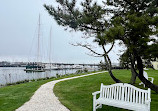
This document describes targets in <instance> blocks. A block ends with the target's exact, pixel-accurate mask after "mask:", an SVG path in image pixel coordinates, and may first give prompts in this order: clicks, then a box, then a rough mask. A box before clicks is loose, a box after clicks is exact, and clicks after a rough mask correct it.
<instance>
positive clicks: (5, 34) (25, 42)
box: [0, 0, 119, 63]
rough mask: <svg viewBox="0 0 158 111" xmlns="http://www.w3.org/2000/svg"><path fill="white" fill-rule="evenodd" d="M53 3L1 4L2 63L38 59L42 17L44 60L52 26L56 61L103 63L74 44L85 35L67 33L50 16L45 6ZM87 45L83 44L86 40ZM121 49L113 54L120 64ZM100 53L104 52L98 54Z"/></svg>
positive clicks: (8, 0) (15, 0) (21, 0)
mask: <svg viewBox="0 0 158 111" xmlns="http://www.w3.org/2000/svg"><path fill="white" fill-rule="evenodd" d="M45 3H46V4H53V3H54V2H53V0H1V2H0V61H5V60H8V61H30V60H32V61H33V60H35V58H36V57H37V27H38V17H39V14H40V15H41V41H42V42H41V45H40V46H41V47H40V50H41V58H42V61H47V60H48V58H49V57H48V56H49V54H48V53H49V32H50V27H51V26H52V48H51V49H52V51H51V52H52V53H51V56H52V61H53V62H64V63H99V62H100V61H101V60H102V58H96V57H91V56H88V55H87V54H86V53H89V51H88V50H86V49H84V48H82V47H74V46H72V45H70V43H75V42H77V41H80V40H81V39H80V37H81V36H82V33H80V32H69V31H65V30H64V28H63V27H61V26H58V25H57V24H56V22H55V21H54V20H53V18H52V17H51V16H49V14H48V13H47V12H46V10H45V9H44V7H43V4H45ZM82 41H83V40H82ZM118 49H119V48H118V46H115V47H114V50H113V51H112V52H111V53H110V58H111V60H112V62H117V59H118V56H117V54H118ZM98 51H99V52H100V50H98Z"/></svg>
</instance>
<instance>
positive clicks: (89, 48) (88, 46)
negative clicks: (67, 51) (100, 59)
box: [71, 43, 104, 56]
mask: <svg viewBox="0 0 158 111" xmlns="http://www.w3.org/2000/svg"><path fill="white" fill-rule="evenodd" d="M71 45H73V46H81V47H84V48H86V49H88V50H90V51H91V52H92V53H94V54H96V55H98V56H104V54H99V53H97V52H96V51H94V50H93V49H92V48H91V47H90V45H88V44H84V45H83V44H81V43H77V44H71Z"/></svg>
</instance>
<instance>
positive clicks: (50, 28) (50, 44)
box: [49, 27, 52, 69]
mask: <svg viewBox="0 0 158 111" xmlns="http://www.w3.org/2000/svg"><path fill="white" fill-rule="evenodd" d="M49 41H50V43H49V45H50V50H49V63H50V69H51V50H52V48H51V47H52V27H50V40H49Z"/></svg>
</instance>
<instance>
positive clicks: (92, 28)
mask: <svg viewBox="0 0 158 111" xmlns="http://www.w3.org/2000/svg"><path fill="white" fill-rule="evenodd" d="M56 2H57V3H59V6H58V7H57V8H56V7H53V6H48V5H44V7H45V8H46V10H47V11H48V12H49V14H50V15H51V16H53V17H54V19H55V20H56V22H57V23H58V24H59V25H62V26H64V27H69V28H71V29H73V30H75V31H82V32H84V33H85V35H86V36H88V37H94V42H96V43H97V44H98V46H99V47H101V48H102V49H103V52H104V53H103V54H100V53H97V52H96V51H94V50H93V49H92V48H91V45H89V44H81V43H78V44H76V45H75V46H81V47H84V48H87V49H88V50H90V51H91V52H92V53H93V54H95V56H96V55H97V56H99V57H104V60H105V63H106V65H107V68H108V71H109V74H110V76H111V77H112V79H113V80H114V81H115V82H117V83H118V82H121V81H120V80H119V79H117V78H116V77H115V76H114V75H113V73H112V65H111V60H110V58H109V56H108V53H109V52H110V51H111V50H112V48H113V46H114V43H115V41H114V40H113V39H107V38H105V36H104V31H106V30H108V28H109V23H108V20H106V18H104V16H107V14H106V10H104V8H103V7H102V6H100V5H98V4H97V2H93V3H92V0H85V1H84V2H81V5H80V7H77V5H76V4H77V3H76V0H71V1H69V0H56ZM107 44H112V45H111V48H110V49H109V50H106V48H105V46H106V45H107Z"/></svg>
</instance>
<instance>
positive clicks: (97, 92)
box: [92, 91, 100, 96]
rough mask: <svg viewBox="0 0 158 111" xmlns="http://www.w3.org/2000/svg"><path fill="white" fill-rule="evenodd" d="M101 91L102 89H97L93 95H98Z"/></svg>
mask: <svg viewBox="0 0 158 111" xmlns="http://www.w3.org/2000/svg"><path fill="white" fill-rule="evenodd" d="M99 93H100V91H96V92H94V93H92V95H93V96H94V95H97V94H99Z"/></svg>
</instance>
